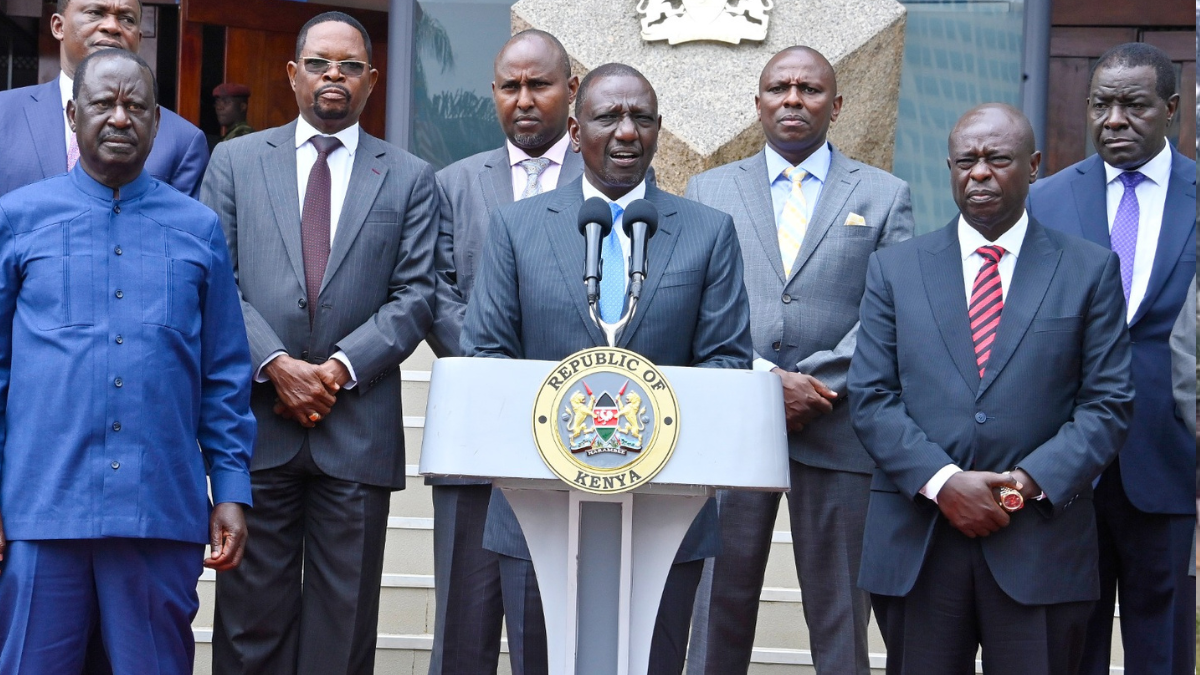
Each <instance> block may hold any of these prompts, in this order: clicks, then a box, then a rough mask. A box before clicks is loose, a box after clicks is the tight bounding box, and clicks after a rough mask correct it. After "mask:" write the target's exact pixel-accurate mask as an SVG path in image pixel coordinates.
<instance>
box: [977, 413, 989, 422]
mask: <svg viewBox="0 0 1200 675" xmlns="http://www.w3.org/2000/svg"><path fill="white" fill-rule="evenodd" d="M975 421H976V422H979V423H980V424H983V423H984V422H986V421H987V415H985V414H983V413H982V412H977V413H975Z"/></svg>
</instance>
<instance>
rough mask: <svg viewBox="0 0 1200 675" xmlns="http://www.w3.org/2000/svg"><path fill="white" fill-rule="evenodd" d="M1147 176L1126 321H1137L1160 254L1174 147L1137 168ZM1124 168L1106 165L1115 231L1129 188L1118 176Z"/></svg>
mask: <svg viewBox="0 0 1200 675" xmlns="http://www.w3.org/2000/svg"><path fill="white" fill-rule="evenodd" d="M1136 171H1137V172H1139V173H1142V174H1144V175H1145V176H1146V180H1144V181H1142V182H1141V184H1139V185H1138V186H1137V187H1136V188H1134V191H1135V192H1136V194H1137V198H1138V235H1137V248H1136V249H1135V250H1134V254H1133V283H1132V284H1130V286H1129V303H1128V307H1126V314H1125V320H1126V321H1129V320H1131V319H1133V315H1134V314H1135V313H1136V312H1137V308H1138V305H1140V304H1142V300H1143V299H1145V297H1146V288H1147V287H1148V286H1149V285H1150V270H1151V269H1153V268H1154V254H1155V253H1156V252H1157V251H1158V235H1159V233H1160V232H1162V219H1163V209H1165V208H1166V205H1167V183H1168V182H1169V181H1170V180H1171V144H1170V143H1166V144H1165V145H1164V146H1163V149H1162V151H1161V152H1159V153H1158V154H1157V155H1155V156H1154V157H1153V158H1152V159H1151V160H1150V161H1148V162H1146V163H1145V164H1143V165H1141V166H1140V167H1138V168H1137V169H1136ZM1123 173H1125V170H1124V169H1118V168H1117V167H1115V166H1109V164H1108V163H1107V162H1105V164H1104V175H1105V178H1106V179H1107V180H1108V185H1107V192H1106V195H1105V196H1106V197H1107V203H1108V204H1107V205H1108V231H1109V232H1110V233H1111V232H1112V226H1113V219H1114V218H1116V217H1117V207H1118V206H1119V205H1120V204H1121V196H1122V195H1124V194H1125V185H1124V184H1123V183H1122V182H1121V181H1120V180H1119V179H1118V176H1120V175H1121V174H1123Z"/></svg>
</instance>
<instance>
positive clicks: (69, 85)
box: [58, 70, 75, 110]
mask: <svg viewBox="0 0 1200 675" xmlns="http://www.w3.org/2000/svg"><path fill="white" fill-rule="evenodd" d="M74 87H75V80H72V79H71V78H69V77H67V74H66V72H64V71H61V70H60V71H58V94H59V96H61V97H62V107H63V110H66V109H67V101H70V100H71V99H72V98H74V95H73V94H72V90H73V88H74Z"/></svg>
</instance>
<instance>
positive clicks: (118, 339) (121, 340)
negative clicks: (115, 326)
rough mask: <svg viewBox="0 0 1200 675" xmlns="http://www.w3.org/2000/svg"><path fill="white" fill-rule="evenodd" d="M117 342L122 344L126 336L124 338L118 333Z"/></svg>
mask: <svg viewBox="0 0 1200 675" xmlns="http://www.w3.org/2000/svg"><path fill="white" fill-rule="evenodd" d="M117 344H119V345H120V344H125V338H123V337H121V336H120V335H118V336H117Z"/></svg>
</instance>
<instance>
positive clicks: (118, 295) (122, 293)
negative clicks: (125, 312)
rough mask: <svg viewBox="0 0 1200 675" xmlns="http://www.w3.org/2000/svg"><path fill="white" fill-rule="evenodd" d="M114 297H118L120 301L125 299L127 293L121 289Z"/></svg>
mask: <svg viewBox="0 0 1200 675" xmlns="http://www.w3.org/2000/svg"><path fill="white" fill-rule="evenodd" d="M113 295H115V296H117V299H118V300H120V299H121V298H123V297H125V291H122V290H121V289H119V288H118V289H117V292H116V293H114V294H113Z"/></svg>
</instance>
